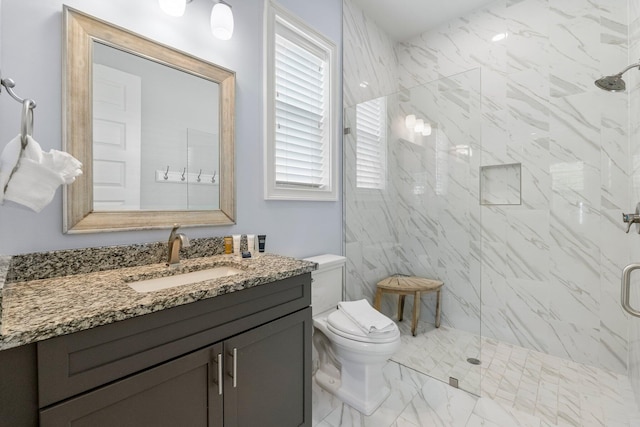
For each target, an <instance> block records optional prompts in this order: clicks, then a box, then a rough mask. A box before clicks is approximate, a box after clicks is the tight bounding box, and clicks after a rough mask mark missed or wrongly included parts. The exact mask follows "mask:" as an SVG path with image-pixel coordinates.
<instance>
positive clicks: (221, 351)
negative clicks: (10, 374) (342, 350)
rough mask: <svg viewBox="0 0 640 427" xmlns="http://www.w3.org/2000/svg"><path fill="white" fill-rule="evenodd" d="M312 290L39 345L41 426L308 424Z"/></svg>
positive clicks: (252, 293) (306, 287)
mask: <svg viewBox="0 0 640 427" xmlns="http://www.w3.org/2000/svg"><path fill="white" fill-rule="evenodd" d="M310 284H311V280H310V274H305V275H301V276H296V277H292V278H289V279H285V280H281V281H279V282H275V283H272V284H268V285H263V286H258V287H255V288H250V289H246V290H243V291H240V292H234V293H231V294H226V295H222V296H219V297H215V298H211V299H208V300H203V301H199V302H196V303H192V304H187V305H184V306H179V307H175V308H172V309H168V310H164V311H160V312H158V313H154V314H149V315H145V316H140V317H137V318H133V319H129V320H124V321H121V322H116V323H113V324H110V325H106V326H101V327H98V328H94V329H90V330H87V331H83V332H78V333H75V334H71V335H67V336H61V337H57V338H53V339H50V340H47V341H42V342H41V343H38V346H37V359H38V360H37V365H38V366H37V371H38V402H39V407H40V409H39V425H40V426H43V427H53V426H55V427H57V426H74V427H77V426H87V427H88V426H91V427H101V426H104V427H111V426H118V427H134V426H135V427H144V426H153V427H162V426H167V427H168V426H171V427H173V426H189V427H198V426H225V427H231V426H233V427H235V426H246V427H254V426H261V427H269V426H274V427H288V426H291V427H293V426H310V425H311V382H310V381H311V330H312V325H311V308H310V307H309V305H310ZM0 354H1V353H0Z"/></svg>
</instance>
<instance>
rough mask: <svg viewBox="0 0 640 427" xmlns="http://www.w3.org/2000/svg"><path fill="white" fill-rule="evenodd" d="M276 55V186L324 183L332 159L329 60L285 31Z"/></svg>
mask: <svg viewBox="0 0 640 427" xmlns="http://www.w3.org/2000/svg"><path fill="white" fill-rule="evenodd" d="M277 28H278V30H280V32H281V33H284V34H285V35H286V34H287V31H286V30H284V29H280V27H277ZM275 56H276V58H275V59H276V61H275V80H276V81H275V83H276V84H275V86H276V98H275V101H276V102H275V104H276V105H275V107H276V113H275V120H276V123H275V125H276V129H275V132H276V137H275V166H276V184H278V185H290V186H306V187H322V186H323V185H325V183H326V174H325V170H326V167H325V165H326V157H327V156H326V154H325V145H326V133H327V132H326V130H325V116H326V110H327V108H326V100H325V92H326V85H327V83H326V78H325V68H326V64H325V61H324V59H322V58H321V57H319V56H318V55H316V54H315V53H314V52H311V51H310V50H308V49H306V48H305V47H304V46H301V45H300V44H296V43H294V42H292V41H291V40H289V39H287V38H285V37H283V36H282V35H280V34H276V39H275Z"/></svg>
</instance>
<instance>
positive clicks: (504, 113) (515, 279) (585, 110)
mask: <svg viewBox="0 0 640 427" xmlns="http://www.w3.org/2000/svg"><path fill="white" fill-rule="evenodd" d="M633 3H637V2H629V4H632V7H631V11H632V14H633V9H634V8H637V5H633ZM344 14H345V16H344V22H345V24H344V25H345V26H344V29H345V34H344V42H345V49H344V54H345V71H344V72H345V74H344V84H345V105H347V106H349V105H355V104H356V103H357V102H360V101H363V100H368V99H372V98H375V97H378V96H382V95H387V94H390V93H394V92H396V91H400V93H404V94H406V95H407V96H409V97H410V91H409V90H408V88H414V87H416V86H418V85H423V84H425V83H427V82H431V81H435V80H437V79H440V78H442V77H444V76H451V75H454V74H457V73H462V72H465V71H468V70H472V69H475V68H478V67H480V69H481V93H482V108H481V111H482V113H481V120H480V122H481V125H480V126H481V134H482V149H481V150H479V149H478V150H473V156H471V158H470V159H468V160H467V163H466V166H464V167H466V168H467V169H468V178H469V180H470V182H474V183H473V184H470V185H469V186H468V187H467V188H466V190H464V191H467V194H466V196H464V197H466V200H473V201H474V203H475V204H473V205H468V206H465V207H464V208H463V210H462V211H458V210H456V211H454V210H453V208H454V207H456V205H455V203H456V197H457V198H458V199H457V200H458V201H460V200H463V199H462V198H460V197H463V196H454V195H452V197H451V198H450V199H449V201H450V202H451V203H453V204H452V205H451V206H449V207H448V208H449V209H450V210H449V211H448V212H446V209H447V207H444V206H438V205H437V204H436V205H435V206H434V205H433V204H432V203H430V200H431V199H429V198H421V199H419V198H415V197H414V196H415V195H411V196H409V197H408V196H407V194H406V190H407V189H409V188H411V186H412V185H413V183H414V182H413V181H411V179H413V178H415V176H416V174H415V172H416V171H417V170H420V169H422V170H423V172H425V173H426V175H425V177H426V178H425V179H426V180H427V181H429V180H430V179H431V180H432V179H433V177H430V176H429V173H431V172H430V170H432V169H430V168H429V167H426V168H425V166H428V165H429V162H432V161H433V158H434V156H436V154H435V152H434V151H431V152H430V151H429V150H434V148H433V146H432V147H431V148H428V147H427V148H424V149H423V148H421V147H419V146H417V145H406V144H405V145H404V146H401V145H398V147H397V148H396V149H395V152H393V154H392V155H390V160H391V161H392V163H391V164H392V165H395V166H390V171H391V170H395V171H396V172H397V175H393V173H392V174H391V176H390V177H389V182H390V183H391V184H390V185H393V186H395V187H396V188H395V189H396V190H398V191H397V194H386V195H384V196H375V197H374V196H371V195H369V197H361V196H357V197H356V192H355V172H354V171H355V168H354V167H353V165H355V163H354V162H352V161H351V160H353V159H354V158H355V151H353V150H354V149H355V148H354V145H355V144H354V143H353V141H351V142H349V141H346V142H347V144H345V148H346V153H345V174H346V177H345V203H346V211H345V215H346V218H345V223H346V235H347V242H346V253H347V258H348V265H347V271H348V279H347V280H348V281H347V283H348V289H347V291H348V296H349V298H356V297H368V298H370V297H371V296H372V293H373V289H374V287H375V282H376V281H377V280H379V279H380V278H382V277H384V276H385V275H386V274H388V273H390V272H394V271H399V270H401V269H409V268H410V269H411V270H413V272H415V273H416V274H418V273H419V274H431V273H432V272H434V274H444V275H454V276H455V275H458V276H459V277H460V279H461V280H460V282H461V283H463V282H464V283H467V284H470V285H472V288H470V289H471V293H473V292H475V291H474V290H473V289H475V288H473V287H477V286H478V284H477V282H476V278H477V277H481V283H482V306H481V308H482V334H483V335H485V336H487V337H491V338H496V339H500V340H504V341H507V342H511V343H514V344H519V345H522V346H524V347H527V348H531V349H534V350H538V351H543V352H546V353H549V354H552V355H557V356H561V357H566V358H569V359H571V360H574V361H577V362H583V363H588V364H591V365H594V366H598V367H603V368H607V369H611V370H614V371H616V372H623V373H624V372H627V368H628V362H627V361H628V356H629V354H628V351H629V340H628V333H629V325H630V324H631V325H632V327H631V332H632V334H633V332H634V331H635V332H637V333H636V335H635V337H636V338H638V339H636V340H635V341H634V340H633V338H632V340H631V342H632V347H631V350H632V351H634V349H635V352H636V353H635V355H636V357H635V358H634V357H633V356H634V354H633V353H632V359H633V360H638V359H639V358H640V357H638V356H639V353H640V344H639V343H640V331H637V330H636V329H637V328H634V327H633V324H632V323H631V321H630V320H629V318H628V317H627V316H626V315H625V314H624V313H623V312H622V310H621V309H620V305H619V275H620V271H621V269H622V267H624V265H625V264H626V263H628V262H629V261H631V257H630V256H629V252H630V249H631V246H632V243H631V242H632V240H631V239H630V238H629V237H628V236H626V235H624V233H623V232H622V231H621V224H620V212H621V211H627V210H629V209H630V207H631V206H632V205H634V204H635V202H636V201H638V200H640V186H639V185H638V183H637V182H636V181H638V180H637V179H635V177H636V176H639V175H640V168H638V166H637V165H636V163H638V162H637V161H634V162H633V163H634V166H633V169H632V165H631V164H630V163H631V161H630V160H629V159H630V158H631V159H633V158H637V157H631V156H637V155H640V148H638V152H636V151H635V148H634V150H633V151H631V152H630V150H629V144H628V140H629V136H630V135H629V128H630V126H629V123H628V117H629V110H628V105H629V98H628V95H627V94H612V93H606V92H603V91H600V90H598V89H597V88H595V86H594V85H593V80H594V79H595V78H596V77H599V76H600V75H602V74H604V73H613V72H616V71H617V70H619V69H622V68H623V67H625V66H626V65H627V64H628V61H629V53H630V51H629V44H628V40H629V39H628V29H629V26H628V23H629V22H632V23H634V25H636V26H637V20H630V19H629V16H628V2H627V0H595V1H587V0H571V1H566V0H520V1H517V0H497V1H495V2H493V3H490V4H489V5H488V6H487V7H485V8H483V9H480V10H478V11H476V12H474V13H472V14H470V15H467V16H465V17H462V18H459V19H455V20H452V21H449V22H448V23H446V24H444V25H443V26H441V27H440V28H437V29H435V30H432V31H429V32H427V33H424V34H422V35H420V36H419V37H416V38H415V39H412V40H409V41H406V42H403V43H399V44H396V45H395V47H393V46H394V45H393V43H391V42H390V41H389V40H388V38H386V36H385V35H384V33H382V32H381V31H380V30H378V29H377V28H376V26H375V24H374V23H372V22H370V21H368V20H367V19H366V17H365V16H364V15H363V14H362V12H361V11H360V10H359V9H358V8H357V7H356V6H355V5H353V4H352V2H351V1H349V0H345V4H344ZM635 16H637V13H636V15H635ZM632 27H633V25H632ZM632 29H633V28H632ZM501 33H503V34H505V35H506V37H505V38H504V39H502V40H500V41H498V42H492V41H491V40H492V38H493V37H494V36H495V35H496V34H501ZM634 40H636V44H638V40H637V37H636V38H635V39H634ZM389 46H392V47H393V48H394V49H395V51H393V50H390V49H389ZM637 50H638V49H636V51H637ZM638 57H640V55H639V54H638V53H635V54H633V55H632V56H631V58H635V59H637V58H638ZM367 78H368V79H369V80H367ZM363 80H367V81H368V82H369V86H367V87H366V88H361V87H360V83H361V82H362V81H363ZM398 82H399V84H398ZM394 84H395V86H394ZM637 93H638V95H640V90H639V91H638V92H637ZM440 96H441V97H442V96H444V97H445V98H446V95H443V94H440ZM635 98H638V96H636V97H635ZM400 101H406V100H400ZM631 101H632V106H631V107H632V108H631V109H632V111H631V112H632V117H639V116H640V104H638V108H637V110H638V111H637V112H636V114H633V108H634V104H633V99H631ZM434 105H435V104H434ZM438 119H439V120H440V117H438ZM439 126H440V125H439ZM631 129H632V131H633V132H634V133H633V134H632V135H631V136H632V137H633V138H634V140H635V141H637V140H638V139H639V138H638V137H639V136H640V132H638V130H637V129H638V123H637V121H634V123H632V126H631ZM439 130H440V129H439ZM478 134H480V132H478ZM437 135H438V132H434V135H433V136H432V137H430V138H432V140H433V142H434V144H437V138H438V136H437ZM441 137H442V135H441ZM469 142H470V143H471V145H473V144H474V141H473V139H470V140H469ZM636 145H638V146H639V147H640V144H636ZM632 146H633V145H632ZM416 150H422V151H419V152H416ZM350 159H351V160H350ZM403 159H404V160H403ZM429 159H431V160H429ZM457 161H460V159H459V158H450V159H449V162H448V163H449V164H453V165H457V164H458V163H456V162H457ZM393 162H395V163H393ZM474 162H476V163H477V164H476V163H474ZM514 162H515V163H522V205H520V206H493V207H487V206H483V207H481V208H480V207H479V206H478V204H477V200H478V198H477V194H475V193H476V192H477V188H478V185H477V170H478V169H477V166H479V165H480V164H482V165H492V164H506V163H514ZM394 167H395V169H393V168H394ZM636 169H638V171H636ZM636 172H637V173H636ZM452 173H454V172H452ZM631 174H633V176H632V175H631ZM351 175H353V176H351ZM410 177H413V178H411V179H410ZM632 178H633V179H632ZM473 180H475V181H473ZM403 182H404V184H402V183H403ZM431 182H433V181H431ZM638 182H640V181H638ZM403 185H404V187H403ZM632 185H633V186H634V187H633V188H634V191H635V192H636V193H637V195H635V196H634V197H633V198H630V197H629V195H630V191H629V189H630V188H631V187H632ZM461 190H462V187H461ZM403 191H404V192H405V193H404V195H403ZM457 207H460V205H458V206H457ZM476 208H477V212H480V216H478V215H476ZM443 210H444V212H443ZM453 212H462V214H461V215H462V219H463V220H462V221H460V222H465V221H466V222H467V224H470V225H471V226H470V227H469V228H468V229H465V228H464V227H461V226H460V225H459V224H450V223H451V222H453V221H454V219H455V218H456V217H455V216H452V215H450V214H451V213H453ZM443 213H445V214H444V215H443ZM447 213H448V214H449V215H447ZM447 222H449V223H447ZM477 224H480V226H479V227H474V226H473V225H477ZM445 225H446V226H445ZM449 226H451V227H449ZM438 227H441V229H451V230H455V231H456V233H451V232H449V234H448V235H446V236H444V237H445V239H444V241H438V239H434V236H437V235H438V231H437V230H438ZM456 227H457V228H456ZM474 230H480V231H481V237H480V238H476V237H475V236H474V235H473V231H474ZM467 231H468V234H466V235H465V233H466V232H467ZM454 234H455V237H454ZM449 243H450V246H449V249H447V250H449V251H450V252H449V253H448V254H447V255H443V254H442V253H441V252H440V249H435V247H434V245H436V246H437V245H439V244H444V245H447V244H449ZM639 245H640V242H639ZM443 247H445V246H443ZM637 254H638V255H639V256H638V257H636V258H640V247H639V248H638V251H637ZM409 271H410V270H409ZM480 275H481V276H480ZM446 280H447V281H450V280H454V281H455V279H454V277H449V276H447V277H446ZM465 281H466V282H465ZM467 291H469V289H467ZM473 298H474V296H473V295H468V296H467V299H468V300H469V301H471V300H473ZM465 301H466V300H462V299H458V297H456V296H455V294H454V293H452V294H451V303H460V305H459V306H457V308H456V307H453V305H454V304H452V307H449V308H446V307H445V311H444V315H445V316H447V318H446V321H447V323H449V324H451V325H453V326H456V327H462V328H464V327H465V325H468V323H467V322H466V320H465V316H467V317H466V319H472V318H473V315H476V311H477V310H479V308H478V307H473V305H472V304H468V305H466V306H465V305H464V304H465ZM469 301H466V302H469ZM430 305H431V303H430V301H428V300H427V301H425V306H424V307H423V309H424V310H425V311H426V310H428V309H429V308H430ZM456 310H457V311H456ZM424 315H425V316H426V315H428V314H427V313H426V312H425V313H424ZM468 329H469V330H472V328H468ZM632 337H633V335H632ZM633 343H635V347H634V345H633ZM631 369H632V371H633V369H634V365H633V364H632V366H631ZM639 371H640V367H638V366H636V367H635V372H636V374H635V378H638V381H637V382H636V383H637V384H638V386H637V389H638V391H640V372H639Z"/></svg>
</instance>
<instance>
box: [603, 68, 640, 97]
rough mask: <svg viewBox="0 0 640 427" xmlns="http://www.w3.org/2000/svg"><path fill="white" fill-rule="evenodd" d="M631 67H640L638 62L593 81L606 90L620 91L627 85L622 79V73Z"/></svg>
mask: <svg viewBox="0 0 640 427" xmlns="http://www.w3.org/2000/svg"><path fill="white" fill-rule="evenodd" d="M632 68H638V69H640V63H638V64H633V65H629V66H628V67H627V68H625V69H624V70H622V71H620V72H619V73H618V74H614V75H613V76H605V77H601V78H599V79H598V80H596V81H595V82H594V83H595V84H596V86H598V87H599V88H600V89H602V90H606V91H608V92H621V91H623V90H625V89H626V87H627V85H626V84H625V82H624V80H622V75H623V74H624V73H626V72H627V71H629V70H630V69H632Z"/></svg>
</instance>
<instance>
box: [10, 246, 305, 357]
mask: <svg viewBox="0 0 640 427" xmlns="http://www.w3.org/2000/svg"><path fill="white" fill-rule="evenodd" d="M217 266H231V267H235V268H237V269H240V270H242V273H238V274H236V275H233V276H226V277H221V278H216V279H211V280H206V281H203V282H199V283H194V284H188V285H183V286H177V287H173V288H169V289H164V290H159V291H154V292H147V293H139V292H137V291H135V290H133V289H131V288H130V287H129V286H128V284H127V283H129V282H133V281H137V280H146V279H151V278H156V277H162V276H170V275H173V274H179V273H185V272H190V271H197V270H203V269H207V268H212V267H217ZM315 269H316V264H315V263H312V262H308V261H302V260H297V259H295V258H289V257H284V256H279V255H273V254H259V255H258V256H256V257H254V258H246V259H240V258H238V257H236V256H233V255H214V256H208V257H201V258H192V259H186V260H183V261H182V262H181V263H180V265H179V266H178V267H177V268H170V267H167V266H166V265H165V264H164V263H161V264H149V265H144V266H136V267H127V268H121V269H115V270H108V271H99V272H91V273H85V274H77V275H72V276H62V277H54V278H48V279H39V280H31V281H25V282H16V283H9V284H5V285H4V288H2V287H0V292H1V293H2V298H0V305H1V307H0V308H1V310H0V315H1V323H0V350H4V349H8V348H12V347H17V346H20V345H24V344H29V343H32V342H36V341H41V340H45V339H47V338H52V337H55V336H59V335H64V334H70V333H73V332H78V331H82V330H85V329H89V328H93V327H96V326H100V325H106V324H109V323H113V322H116V321H119V320H124V319H129V318H132V317H136V316H141V315H143V314H148V313H153V312H156V311H160V310H164V309H167V308H171V307H176V306H179V305H182V304H188V303H192V302H195V301H199V300H203V299H207V298H212V297H216V296H218V295H224V294H227V293H231V292H235V291H239V290H242V289H247V288H251V287H254V286H260V285H264V284H267V283H271V282H275V281H277V280H280V279H286V278H288V277H292V276H297V275H300V274H303V273H308V272H311V271H313V270H315Z"/></svg>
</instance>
